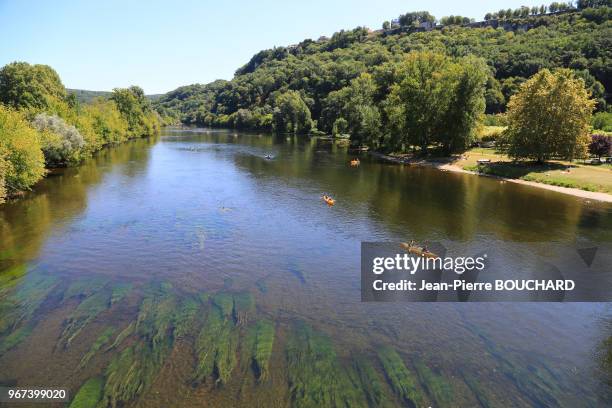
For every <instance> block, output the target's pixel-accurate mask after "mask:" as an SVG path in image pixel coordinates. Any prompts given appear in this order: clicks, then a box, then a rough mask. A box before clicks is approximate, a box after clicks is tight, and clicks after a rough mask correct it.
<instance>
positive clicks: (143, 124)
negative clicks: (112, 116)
mask: <svg viewBox="0 0 612 408" xmlns="http://www.w3.org/2000/svg"><path fill="white" fill-rule="evenodd" d="M110 99H111V100H112V101H113V102H115V104H116V105H117V109H118V110H119V112H121V115H122V116H123V118H124V119H125V120H126V121H127V124H128V131H129V133H130V137H144V136H151V135H153V134H155V133H157V132H158V130H159V121H158V118H157V115H156V113H155V112H154V111H153V110H152V108H151V105H150V102H149V101H148V100H147V98H146V97H145V95H144V91H143V90H142V88H140V87H137V86H132V87H130V88H115V89H114V90H113V94H112V95H111V97H110Z"/></svg>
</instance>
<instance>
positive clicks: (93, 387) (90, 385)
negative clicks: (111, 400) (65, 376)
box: [68, 377, 104, 408]
mask: <svg viewBox="0 0 612 408" xmlns="http://www.w3.org/2000/svg"><path fill="white" fill-rule="evenodd" d="M103 388H104V379H103V378H101V377H94V378H90V379H89V380H87V381H86V382H85V384H83V385H82V386H81V388H79V391H78V392H77V394H76V395H75V396H74V399H73V400H72V402H71V403H70V406H69V407H68V408H95V407H96V406H97V405H98V402H100V399H101V398H102V391H103Z"/></svg>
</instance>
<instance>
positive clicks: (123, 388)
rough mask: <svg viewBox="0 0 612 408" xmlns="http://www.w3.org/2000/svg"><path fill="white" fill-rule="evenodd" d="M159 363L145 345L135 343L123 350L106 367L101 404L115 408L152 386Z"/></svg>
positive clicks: (149, 348) (156, 357)
mask: <svg viewBox="0 0 612 408" xmlns="http://www.w3.org/2000/svg"><path fill="white" fill-rule="evenodd" d="M161 365H162V361H160V360H159V356H157V355H155V353H154V352H153V349H152V347H151V346H150V345H148V344H145V343H137V344H136V345H133V346H130V347H128V348H126V349H125V350H123V351H122V352H121V353H120V354H118V355H117V356H115V357H114V358H113V360H112V361H111V363H110V365H109V366H108V368H107V369H106V386H105V387H104V395H103V398H102V406H104V407H107V406H110V407H112V408H115V407H117V406H123V405H125V403H127V402H129V401H131V400H133V399H134V398H136V397H137V396H138V395H139V394H140V393H142V392H143V391H145V390H146V389H147V388H148V387H149V386H150V385H151V383H152V381H153V379H154V378H155V376H156V375H157V372H158V371H159V369H160V368H161Z"/></svg>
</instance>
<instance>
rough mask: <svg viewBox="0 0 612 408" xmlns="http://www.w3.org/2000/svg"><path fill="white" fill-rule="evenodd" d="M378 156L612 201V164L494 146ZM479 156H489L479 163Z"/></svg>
mask: <svg viewBox="0 0 612 408" xmlns="http://www.w3.org/2000/svg"><path fill="white" fill-rule="evenodd" d="M372 155H374V156H375V157H378V158H381V159H383V160H387V161H391V162H394V163H403V164H412V165H422V166H430V167H435V168H437V169H440V170H443V171H452V172H460V173H470V174H475V175H485V176H491V177H499V178H501V179H503V180H506V181H512V182H515V183H519V184H525V185H530V186H534V187H540V188H546V189H549V190H554V191H558V192H561V193H566V194H570V195H574V196H577V197H582V198H589V199H595V200H599V201H608V202H612V166H611V165H609V164H601V165H592V164H585V163H583V162H571V163H570V162H566V161H561V160H554V161H550V162H547V163H545V164H536V163H533V162H513V161H512V160H511V159H510V158H509V157H508V156H506V155H504V154H501V153H498V152H496V151H495V149H491V148H480V147H477V148H473V149H470V150H468V151H467V152H465V153H464V154H463V155H455V156H452V157H430V158H427V159H423V158H418V157H414V156H412V155H410V154H401V155H399V154H398V155H382V154H378V153H372ZM478 160H490V162H488V163H478Z"/></svg>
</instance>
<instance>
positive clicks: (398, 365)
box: [378, 346, 422, 407]
mask: <svg viewBox="0 0 612 408" xmlns="http://www.w3.org/2000/svg"><path fill="white" fill-rule="evenodd" d="M378 358H379V359H380V363H381V364H382V366H383V369H384V370H385V375H386V376H387V380H388V381H389V384H390V385H391V388H392V389H393V391H394V392H395V393H396V394H397V396H398V397H399V398H401V399H402V400H404V401H405V402H408V403H410V404H412V405H414V406H417V407H419V406H421V405H422V396H421V395H420V393H419V392H418V390H417V388H416V383H417V382H416V378H415V377H414V376H413V375H412V373H411V372H410V371H409V370H408V368H406V365H405V364H404V361H403V360H402V358H401V357H400V355H399V354H397V351H395V350H394V349H392V348H391V347H389V346H383V347H381V348H380V350H378Z"/></svg>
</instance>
